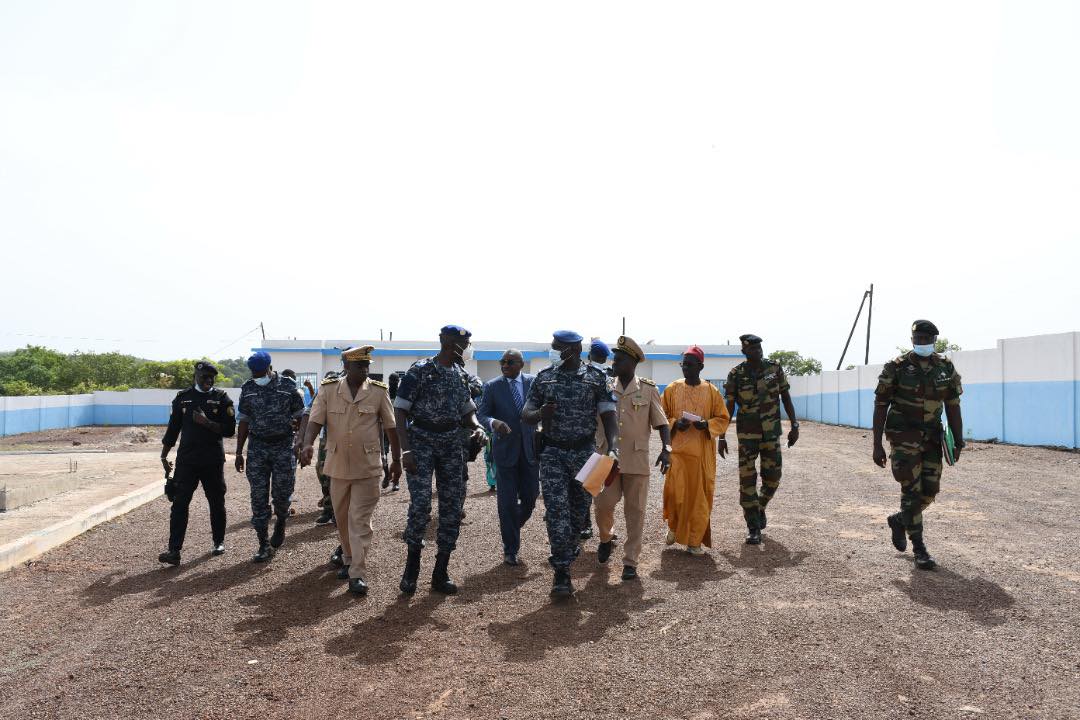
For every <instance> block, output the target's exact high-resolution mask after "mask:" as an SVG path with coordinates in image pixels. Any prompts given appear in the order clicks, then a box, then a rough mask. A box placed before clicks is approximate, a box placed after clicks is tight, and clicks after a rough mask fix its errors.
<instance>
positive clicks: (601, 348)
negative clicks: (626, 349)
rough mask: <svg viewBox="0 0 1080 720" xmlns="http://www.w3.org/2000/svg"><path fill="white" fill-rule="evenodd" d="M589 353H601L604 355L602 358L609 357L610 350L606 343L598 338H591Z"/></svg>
mask: <svg viewBox="0 0 1080 720" xmlns="http://www.w3.org/2000/svg"><path fill="white" fill-rule="evenodd" d="M589 352H590V353H594V352H602V353H604V357H608V356H610V355H611V348H609V347H608V346H607V343H606V342H604V341H603V340H601V339H600V338H593V341H592V345H590V346H589Z"/></svg>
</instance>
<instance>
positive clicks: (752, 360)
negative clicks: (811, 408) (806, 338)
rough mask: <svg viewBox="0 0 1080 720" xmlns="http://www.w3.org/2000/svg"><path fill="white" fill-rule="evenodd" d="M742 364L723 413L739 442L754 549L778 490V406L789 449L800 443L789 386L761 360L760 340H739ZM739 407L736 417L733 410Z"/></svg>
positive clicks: (742, 498) (742, 494) (776, 368)
mask: <svg viewBox="0 0 1080 720" xmlns="http://www.w3.org/2000/svg"><path fill="white" fill-rule="evenodd" d="M739 340H740V341H741V342H742V351H743V355H745V356H746V361H745V362H742V363H739V364H738V365H736V366H735V367H733V368H732V369H731V372H730V373H728V377H727V382H725V383H724V395H725V397H726V399H727V409H728V413H729V414H730V415H732V416H734V417H735V433H736V435H737V436H738V438H739V504H740V505H742V509H743V517H744V518H745V519H746V530H747V532H746V542H747V544H748V545H757V544H759V543H760V542H761V531H762V530H764V529H765V525H766V523H767V518H766V516H765V506H766V505H768V504H769V501H770V500H772V499H773V496H774V495H776V489H777V488H778V487H779V486H780V474H781V467H782V460H781V457H780V436H781V435H782V434H783V430H782V428H781V427H780V403H781V402H783V403H784V411H785V412H786V413H787V416H788V419H789V420H790V421H791V431H790V432H789V433H788V443H787V444H788V447H791V446H792V445H794V444H795V443H796V442H798V440H799V421H798V419H797V418H796V417H795V405H794V404H793V403H792V402H791V395H790V394H788V390H789V387H790V386H789V385H788V381H787V378H786V377H785V376H784V369H783V368H782V367H780V364H779V363H776V362H773V361H772V360H766V359H764V358H763V357H762V350H761V338H759V337H758V336H757V335H741V336H740V337H739ZM736 405H738V406H739V412H738V415H736V414H735V406H736ZM719 452H720V457H725V456H726V454H727V440H726V439H724V438H720V443H719ZM758 457H760V458H761V491H760V493H759V492H758V487H757V477H758V472H757V465H756V462H757V459H758Z"/></svg>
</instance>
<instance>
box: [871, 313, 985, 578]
mask: <svg viewBox="0 0 1080 720" xmlns="http://www.w3.org/2000/svg"><path fill="white" fill-rule="evenodd" d="M937 335H938V329H937V327H936V326H935V325H934V323H932V322H930V321H929V320H916V321H915V322H914V323H913V324H912V326H911V344H912V347H913V350H911V351H910V352H908V353H905V354H904V355H901V356H900V357H898V358H896V359H895V360H892V361H890V362H887V363H885V367H884V369H883V370H882V371H881V376H880V377H879V378H878V386H877V390H876V391H875V392H874V394H875V396H876V399H875V402H874V463H875V464H877V465H878V466H879V467H885V462H886V456H885V448H884V446H883V445H882V443H881V438H882V435H884V436H885V437H886V438H888V440H889V445H890V446H891V450H892V452H891V453H890V454H889V458H890V459H891V460H892V474H893V477H894V478H895V479H896V481H897V482H898V483H900V512H898V513H896V514H893V515H890V516H889V517H888V523H889V529H890V530H891V532H892V542H893V546H895V547H896V549H897V550H899V551H901V552H903V551H904V550H906V549H907V539H906V538H905V537H904V532H905V531H906V532H907V536H908V537H909V538H911V548H912V552H913V553H914V554H915V565H916V566H917V567H919V568H921V569H923V570H930V569H932V568H933V567H934V565H935V563H934V559H933V558H932V557H930V553H929V552H927V550H926V544H925V543H924V542H923V522H922V511H923V510H925V509H926V507H927V506H928V505H930V503H932V502H933V501H934V497H935V496H937V494H938V490H940V489H941V439H942V433H943V429H942V426H941V411H942V409H944V410H945V413H946V415H947V417H948V421H949V429H950V430H952V434H953V437H954V438H955V442H956V450H955V452H954V456H955V457H957V458H958V457H960V450H961V449H962V448H963V447H964V440H963V438H964V424H963V420H962V418H961V416H960V395H961V393H963V392H964V390H963V387H962V386H961V384H960V374H959V373H958V372H956V368H955V367H953V364H952V361H950V360H949V359H948V358H946V357H943V356H941V355H938V354H936V353H934V344H935V341H936V340H937Z"/></svg>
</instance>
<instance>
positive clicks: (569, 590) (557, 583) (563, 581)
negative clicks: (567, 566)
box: [551, 570, 574, 598]
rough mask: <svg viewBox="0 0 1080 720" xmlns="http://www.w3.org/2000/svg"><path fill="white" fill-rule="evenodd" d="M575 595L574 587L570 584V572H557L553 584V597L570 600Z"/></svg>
mask: <svg viewBox="0 0 1080 720" xmlns="http://www.w3.org/2000/svg"><path fill="white" fill-rule="evenodd" d="M573 594H574V585H573V583H571V582H570V571H569V570H556V571H555V579H554V580H552V582H551V597H553V598H568V597H570V596H571V595H573Z"/></svg>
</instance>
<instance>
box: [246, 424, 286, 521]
mask: <svg viewBox="0 0 1080 720" xmlns="http://www.w3.org/2000/svg"><path fill="white" fill-rule="evenodd" d="M246 469H247V479H248V482H249V483H250V484H251V525H252V527H254V528H255V530H256V531H265V530H266V528H267V526H268V525H269V524H270V504H271V501H272V502H273V506H274V514H275V515H277V516H278V517H286V516H287V515H288V514H289V504H290V503H289V498H290V497H291V496H292V494H293V490H294V489H295V486H296V455H294V454H293V449H292V438H291V437H285V438H282V439H281V440H274V441H271V442H265V441H262V440H258V439H257V438H252V439H251V442H250V443H249V444H248V451H247V466H246Z"/></svg>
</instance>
